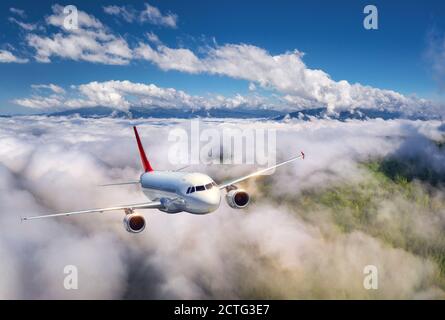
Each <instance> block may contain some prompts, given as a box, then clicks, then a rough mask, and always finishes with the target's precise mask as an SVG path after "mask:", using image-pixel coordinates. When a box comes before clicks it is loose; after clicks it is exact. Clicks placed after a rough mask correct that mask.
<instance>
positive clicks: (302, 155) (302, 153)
mask: <svg viewBox="0 0 445 320" xmlns="http://www.w3.org/2000/svg"><path fill="white" fill-rule="evenodd" d="M300 152H301V157H302V158H303V160H304V152H303V151H300Z"/></svg>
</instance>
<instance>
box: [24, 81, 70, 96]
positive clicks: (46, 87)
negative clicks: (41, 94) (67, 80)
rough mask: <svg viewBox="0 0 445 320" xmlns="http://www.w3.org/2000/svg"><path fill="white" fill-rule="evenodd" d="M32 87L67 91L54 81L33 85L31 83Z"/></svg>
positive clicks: (61, 91)
mask: <svg viewBox="0 0 445 320" xmlns="http://www.w3.org/2000/svg"><path fill="white" fill-rule="evenodd" d="M31 88H33V89H48V90H51V91H52V92H54V93H58V94H63V93H65V90H64V89H63V88H62V87H60V86H57V85H55V84H53V83H50V84H33V85H31Z"/></svg>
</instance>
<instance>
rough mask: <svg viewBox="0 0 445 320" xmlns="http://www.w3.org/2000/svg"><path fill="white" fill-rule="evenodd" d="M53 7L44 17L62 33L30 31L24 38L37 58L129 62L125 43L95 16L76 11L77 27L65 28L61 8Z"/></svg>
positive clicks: (41, 59) (111, 62) (129, 57)
mask: <svg viewBox="0 0 445 320" xmlns="http://www.w3.org/2000/svg"><path fill="white" fill-rule="evenodd" d="M52 10H53V14H52V15H50V16H48V17H46V23H47V24H48V25H51V26H54V27H56V28H59V29H60V30H61V32H57V33H55V34H53V35H51V36H44V35H39V34H34V33H30V34H28V35H27V37H26V39H27V43H28V45H29V46H30V47H32V48H34V49H35V51H36V55H35V58H36V60H37V61H39V62H46V63H48V62H51V59H50V58H51V57H53V56H58V57H61V58H65V59H72V60H83V61H89V62H93V63H103V64H114V65H125V64H128V63H129V61H130V59H131V57H132V52H131V50H130V48H129V47H128V44H127V42H126V41H125V40H124V39H123V38H121V37H120V36H117V35H114V34H113V33H111V32H110V31H108V29H107V28H106V27H105V26H104V25H103V24H102V23H101V22H100V21H99V20H98V19H96V18H95V17H94V16H92V15H89V14H87V13H86V12H83V11H81V10H79V11H78V28H77V29H76V28H70V29H67V28H65V27H64V26H63V22H64V19H65V15H64V13H63V7H62V6H60V5H57V4H56V5H54V6H53V7H52Z"/></svg>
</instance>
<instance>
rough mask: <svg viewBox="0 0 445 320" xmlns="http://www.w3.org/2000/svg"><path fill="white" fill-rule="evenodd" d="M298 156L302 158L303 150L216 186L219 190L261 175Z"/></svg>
mask: <svg viewBox="0 0 445 320" xmlns="http://www.w3.org/2000/svg"><path fill="white" fill-rule="evenodd" d="M299 158H302V159H304V152H303V151H301V152H300V155H298V156H296V157H293V158H291V159H288V160H286V161H283V162H280V163H278V164H276V165H274V166H271V167H269V168H266V169H262V170H258V171H256V172H253V173H251V174H248V175H246V176H244V177H241V178H237V179H234V180H231V181H227V182H224V183H222V184H220V185H219V186H218V187H219V188H220V189H221V190H222V189H225V188H227V187H230V186H233V185H234V184H236V183H238V182H241V181H244V180H247V179H249V178H252V177H256V176H259V175H261V174H263V173H265V172H267V171H269V170H272V169H275V168H278V167H281V166H282V165H285V164H287V163H289V162H292V161H295V160H297V159H299Z"/></svg>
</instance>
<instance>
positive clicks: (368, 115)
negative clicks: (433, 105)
mask: <svg viewBox="0 0 445 320" xmlns="http://www.w3.org/2000/svg"><path fill="white" fill-rule="evenodd" d="M313 118H315V119H336V120H340V121H345V120H348V119H358V120H367V119H378V118H380V119H383V120H391V119H411V120H429V119H433V118H434V119H440V117H438V116H436V117H434V116H431V115H429V116H425V115H422V114H416V115H407V114H404V113H402V112H397V111H388V110H377V109H363V108H357V109H354V110H343V111H340V112H337V113H329V112H328V110H327V109H326V108H316V109H305V110H300V111H295V112H290V113H287V114H285V115H279V116H277V117H274V118H273V119H274V120H286V119H300V120H306V121H307V120H310V119H313Z"/></svg>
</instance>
